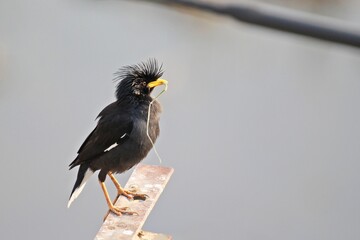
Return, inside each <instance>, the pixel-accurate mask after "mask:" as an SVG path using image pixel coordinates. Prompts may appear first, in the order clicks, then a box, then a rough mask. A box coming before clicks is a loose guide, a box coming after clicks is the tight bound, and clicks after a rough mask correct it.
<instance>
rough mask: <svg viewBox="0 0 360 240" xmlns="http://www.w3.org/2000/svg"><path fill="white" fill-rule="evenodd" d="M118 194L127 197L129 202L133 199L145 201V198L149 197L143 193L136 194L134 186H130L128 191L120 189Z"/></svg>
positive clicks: (136, 189) (136, 190)
mask: <svg viewBox="0 0 360 240" xmlns="http://www.w3.org/2000/svg"><path fill="white" fill-rule="evenodd" d="M118 194H119V195H123V196H125V197H127V199H129V200H133V199H135V200H143V201H145V200H146V198H148V197H149V195H147V194H145V193H138V188H137V187H135V186H130V188H129V189H121V190H120V191H119V189H118Z"/></svg>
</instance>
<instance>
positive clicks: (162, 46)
mask: <svg viewBox="0 0 360 240" xmlns="http://www.w3.org/2000/svg"><path fill="white" fill-rule="evenodd" d="M212 2H214V1H212ZM215 2H216V1H215ZM219 2H222V1H220V0H219ZM227 2H232V3H236V2H237V1H235V0H233V1H230V0H229V1H227ZM253 2H255V1H253ZM264 2H265V1H264ZM266 3H271V4H276V5H278V6H283V7H289V8H293V9H297V10H303V11H306V12H312V13H315V14H319V15H323V16H327V17H334V18H338V19H340V20H345V21H348V22H351V23H352V24H353V25H354V26H359V25H360V2H359V1H356V0H353V1H350V0H342V1H340V0H339V1H336V0H319V1H310V0H306V1H281V0H266ZM359 53H360V52H359V50H357V49H355V48H351V47H346V46H342V45H337V44H332V43H328V42H322V41H317V40H312V39H309V38H305V37H299V36H295V35H291V34H286V33H280V32H277V31H272V30H269V29H264V28H260V27H255V26H251V25H247V24H242V23H237V22H234V21H233V20H231V19H227V18H223V17H217V16H211V15H209V14H198V13H196V14H192V13H190V12H187V11H180V12H179V11H176V10H174V9H169V8H165V7H162V6H159V5H153V4H147V3H142V2H137V1H91V0H88V1H86V0H75V1H74V0H71V1H70V0H52V1H39V0H32V1H5V0H2V1H0V80H1V81H0V112H1V118H0V146H1V147H0V161H1V162H0V163H1V173H0V182H1V198H0V203H1V204H0V230H1V239H24V238H26V239H93V238H94V236H95V235H96V233H97V231H98V230H99V228H100V226H101V224H102V217H103V215H104V213H105V212H106V210H107V206H106V203H105V200H104V197H103V194H102V192H101V189H100V187H99V185H98V183H97V177H96V175H95V176H93V177H92V178H91V179H90V181H89V182H88V184H87V185H86V187H85V189H84V191H83V192H82V194H81V195H80V197H79V198H78V199H77V200H76V201H75V202H74V204H73V205H72V206H71V208H70V209H67V208H66V204H67V200H68V197H69V194H70V191H71V188H72V186H73V184H74V181H75V177H76V172H77V169H76V170H72V171H68V164H69V163H70V162H71V161H72V160H73V159H74V157H75V156H76V151H77V150H78V148H79V146H80V144H81V143H82V141H83V140H84V139H85V137H86V136H87V135H88V133H90V131H91V130H92V129H93V128H94V126H95V124H96V122H95V121H94V119H95V117H96V116H97V114H98V113H99V112H100V110H101V109H102V108H103V107H105V106H106V105H107V104H108V103H110V102H112V101H113V100H114V90H115V83H114V82H113V81H112V79H113V73H114V72H115V71H116V70H117V69H118V68H119V67H120V66H123V65H127V64H134V63H138V62H140V61H144V60H146V59H148V58H149V57H155V58H157V59H158V60H159V61H160V62H163V63H164V69H165V70H166V71H165V74H164V78H165V79H167V80H169V90H168V92H167V93H166V94H164V95H162V96H161V99H160V100H161V102H162V104H163V109H164V111H163V115H162V121H161V127H162V129H161V130H162V133H161V137H160V139H159V140H158V142H157V149H158V151H159V153H160V155H161V156H162V159H163V163H162V165H164V166H171V167H174V168H175V174H174V175H173V177H172V179H171V181H170V183H169V185H168V187H167V188H166V189H165V191H164V193H163V195H162V196H161V198H160V200H159V202H158V204H157V205H156V207H155V209H154V210H153V212H152V213H151V215H150V217H149V219H148V221H147V223H146V225H145V227H144V229H146V230H150V231H154V232H163V233H168V234H171V235H173V237H174V238H175V239H252V240H264V239H274V240H275V239H276V240H279V239H284V240H285V239H292V240H297V239H298V240H303V239H307V240H317V239H326V240H332V239H333V240H338V239H342V240H354V239H360V204H359V203H360V191H359V183H360V175H359V170H360V162H359V158H360V124H359V122H360V109H359V101H360V54H359ZM144 163H147V164H159V162H158V160H157V158H156V156H155V154H154V153H153V152H152V153H151V154H150V155H149V156H148V157H147V159H146V160H145V161H144ZM130 173H131V172H130ZM130 173H127V174H124V175H121V176H119V175H118V178H119V180H120V181H121V182H122V183H125V182H126V180H127V179H128V177H129V174H130ZM108 183H109V182H108ZM108 186H109V188H110V191H111V194H112V196H114V195H115V190H114V188H112V184H108Z"/></svg>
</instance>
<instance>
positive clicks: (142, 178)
mask: <svg viewBox="0 0 360 240" xmlns="http://www.w3.org/2000/svg"><path fill="white" fill-rule="evenodd" d="M173 172H174V169H172V168H167V167H161V166H152V165H145V164H139V165H138V166H137V167H136V168H135V170H134V172H133V173H132V175H131V176H130V179H129V181H128V182H127V184H126V185H125V188H126V189H136V190H137V191H138V192H140V193H145V194H147V195H148V197H147V198H146V200H145V201H142V200H132V201H129V200H128V199H127V198H126V197H124V196H120V197H119V199H118V200H117V202H116V204H115V205H116V206H121V207H128V208H129V209H130V210H131V211H134V212H136V213H137V214H138V215H126V214H123V215H122V216H116V215H115V214H113V213H110V214H109V215H108V216H107V218H106V219H105V221H104V223H103V225H102V226H101V228H100V230H99V232H98V233H97V235H96V237H95V240H110V239H119V240H130V239H136V240H139V239H145V238H144V236H142V235H141V233H140V234H139V232H140V231H141V228H142V226H143V225H144V223H145V221H146V218H147V217H148V216H149V214H150V212H151V210H152V208H153V207H154V205H155V203H156V201H157V200H158V198H159V196H160V194H161V193H162V191H163V189H164V188H165V186H166V184H167V183H168V181H169V179H170V177H171V175H172V173H173ZM143 233H144V232H143ZM147 234H148V236H150V235H149V234H150V233H147ZM156 236H158V238H149V239H154V240H162V239H164V240H165V239H171V238H164V237H166V235H163V234H152V235H151V237H156Z"/></svg>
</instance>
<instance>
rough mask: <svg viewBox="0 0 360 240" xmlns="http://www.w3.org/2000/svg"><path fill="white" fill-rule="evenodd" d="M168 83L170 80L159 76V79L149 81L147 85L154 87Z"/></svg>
mask: <svg viewBox="0 0 360 240" xmlns="http://www.w3.org/2000/svg"><path fill="white" fill-rule="evenodd" d="M167 84H168V81H166V80H165V79H161V78H159V79H157V80H156V81H152V82H149V83H148V84H147V86H148V87H149V88H154V87H156V86H160V85H167Z"/></svg>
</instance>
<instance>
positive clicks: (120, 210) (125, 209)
mask: <svg viewBox="0 0 360 240" xmlns="http://www.w3.org/2000/svg"><path fill="white" fill-rule="evenodd" d="M129 209H130V208H129V207H116V206H113V207H112V208H109V210H110V211H111V212H113V213H115V214H116V215H118V216H121V215H122V214H126V215H139V214H138V213H137V212H134V211H130V210H129Z"/></svg>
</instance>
